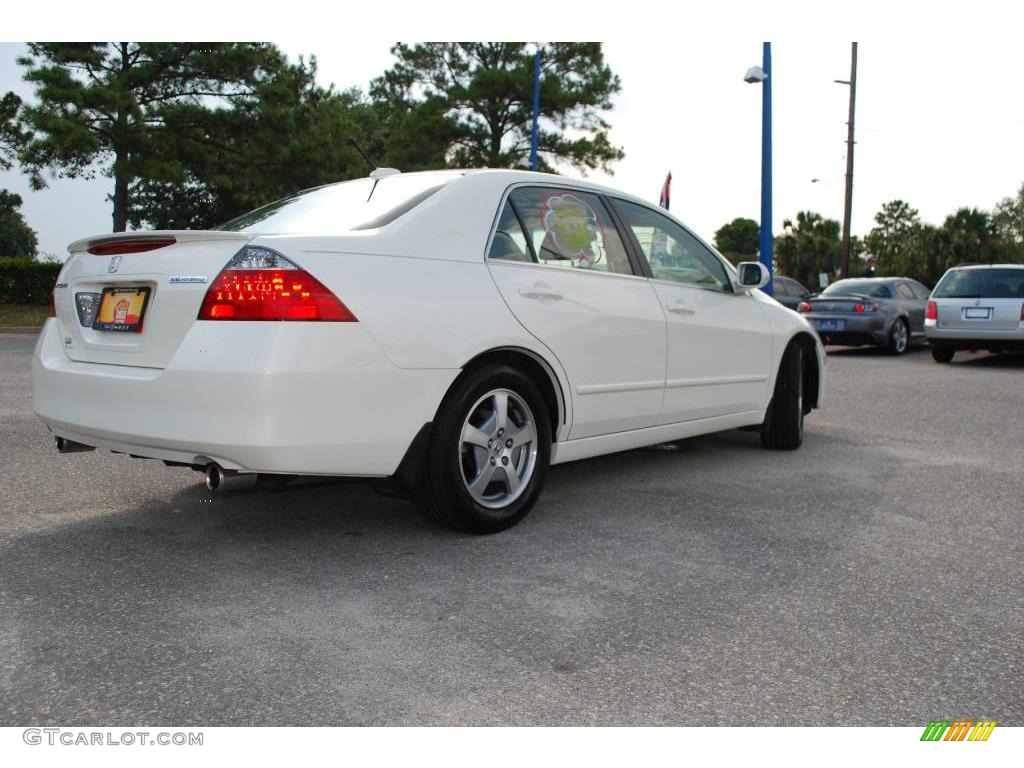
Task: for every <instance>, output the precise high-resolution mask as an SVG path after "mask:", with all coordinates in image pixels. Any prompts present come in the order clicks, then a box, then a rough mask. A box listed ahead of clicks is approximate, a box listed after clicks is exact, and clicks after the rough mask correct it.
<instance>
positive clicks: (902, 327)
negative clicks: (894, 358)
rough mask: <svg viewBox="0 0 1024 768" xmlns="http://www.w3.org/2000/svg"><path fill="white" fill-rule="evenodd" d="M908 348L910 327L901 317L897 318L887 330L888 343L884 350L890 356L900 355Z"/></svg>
mask: <svg viewBox="0 0 1024 768" xmlns="http://www.w3.org/2000/svg"><path fill="white" fill-rule="evenodd" d="M908 346H910V326H909V325H907V321H906V320H904V319H903V318H902V317H901V318H898V319H897V320H896V322H895V323H893V324H892V328H891V329H889V343H888V344H886V346H885V349H886V351H887V352H888V353H889V354H890V355H902V354H903V353H904V352H906V351H907V347H908Z"/></svg>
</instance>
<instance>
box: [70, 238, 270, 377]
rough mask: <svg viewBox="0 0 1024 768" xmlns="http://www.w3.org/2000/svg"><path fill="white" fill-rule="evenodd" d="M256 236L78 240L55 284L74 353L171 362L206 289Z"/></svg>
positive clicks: (145, 363) (89, 358)
mask: <svg viewBox="0 0 1024 768" xmlns="http://www.w3.org/2000/svg"><path fill="white" fill-rule="evenodd" d="M250 237H251V236H250V235H247V234H245V233H242V232H219V231H217V232H200V231H174V232H153V231H151V232H140V233H127V234H121V235H113V236H111V235H107V236H105V237H101V238H93V239H91V240H81V241H78V242H76V243H72V245H71V247H70V251H71V254H70V256H68V259H67V261H66V262H65V266H64V269H63V270H62V271H61V276H60V279H59V281H58V285H57V288H56V289H55V290H54V304H55V306H56V309H57V321H58V326H59V330H60V335H61V339H62V341H63V344H64V350H65V352H66V353H67V355H68V357H69V358H70V359H72V360H78V361H81V362H87V363H106V364H113V365H131V366H139V367H147V368H163V367H165V366H166V365H167V364H168V362H170V360H171V358H172V357H173V356H174V353H175V351H177V349H178V347H179V346H180V345H181V341H182V339H183V338H184V337H185V334H187V333H188V331H189V329H190V328H191V327H192V324H193V323H194V322H195V321H196V316H197V315H198V313H199V307H200V305H201V304H202V301H203V297H204V296H205V295H206V289H207V288H209V286H210V283H211V282H213V280H214V279H215V278H216V276H217V274H218V273H219V272H220V271H221V269H223V268H224V265H225V264H227V263H228V261H229V260H230V259H231V257H232V256H234V255H235V253H237V252H238V250H239V249H240V248H241V247H242V245H244V244H245V243H246V242H247V241H248V240H249V238H250ZM154 245H158V246H159V247H156V248H152V249H151V250H141V249H143V248H149V247H151V246H154ZM90 249H92V250H93V251H96V253H90V252H89V251H90ZM112 251H113V252H112ZM108 294H109V295H108Z"/></svg>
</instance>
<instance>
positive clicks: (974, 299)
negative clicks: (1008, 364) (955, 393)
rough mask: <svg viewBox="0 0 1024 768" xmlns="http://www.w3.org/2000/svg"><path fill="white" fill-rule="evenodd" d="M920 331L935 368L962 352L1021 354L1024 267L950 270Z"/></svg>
mask: <svg viewBox="0 0 1024 768" xmlns="http://www.w3.org/2000/svg"><path fill="white" fill-rule="evenodd" d="M924 330H925V333H926V334H927V335H928V344H929V345H930V346H931V348H932V357H933V358H935V361H936V362H939V363H948V362H949V361H950V360H952V359H953V355H954V354H956V352H957V350H960V349H985V350H988V351H989V352H1010V351H1018V352H1019V351H1024V264H977V265H971V266H963V267H954V268H953V269H950V270H948V271H947V272H946V274H944V275H943V276H942V279H941V280H939V283H938V285H936V286H935V290H934V291H933V292H932V295H931V300H930V301H929V302H928V308H927V314H926V315H925V325H924Z"/></svg>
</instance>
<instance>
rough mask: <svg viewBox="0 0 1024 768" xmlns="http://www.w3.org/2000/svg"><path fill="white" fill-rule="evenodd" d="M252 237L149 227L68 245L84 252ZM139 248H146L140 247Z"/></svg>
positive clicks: (201, 230)
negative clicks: (155, 244) (104, 248)
mask: <svg viewBox="0 0 1024 768" xmlns="http://www.w3.org/2000/svg"><path fill="white" fill-rule="evenodd" d="M251 239H252V235H250V234H249V233H247V232H228V231H222V230H217V229H147V230H141V231H139V232H114V233H113V234H107V235H94V236H93V237H84V238H82V239H81V240H75V242H73V243H71V245H69V246H68V252H69V253H83V252H85V251H88V250H90V249H91V248H96V247H97V246H109V245H113V244H115V243H124V244H125V245H126V246H127V245H130V244H132V243H136V244H138V245H140V246H144V245H146V244H147V243H154V242H160V243H161V244H163V245H170V244H171V243H195V242H202V241H207V242H209V241H211V240H217V241H221V242H223V241H225V240H234V241H236V242H238V243H239V244H241V243H246V242H248V241H249V240H251ZM139 250H144V249H143V248H140V249H139Z"/></svg>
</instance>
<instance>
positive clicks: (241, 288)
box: [199, 246, 356, 323]
mask: <svg viewBox="0 0 1024 768" xmlns="http://www.w3.org/2000/svg"><path fill="white" fill-rule="evenodd" d="M199 319H200V320H311V321H327V322H341V323H350V322H356V316H355V315H353V314H352V312H351V311H349V308H348V307H346V306H345V305H344V304H343V303H342V301H341V300H340V299H339V298H338V297H337V296H335V295H334V294H333V293H331V292H330V290H328V289H327V287H326V286H324V284H323V283H321V282H320V281H319V280H317V279H316V278H315V277H313V276H312V275H311V274H309V272H306V271H305V270H304V269H300V268H299V267H297V266H296V265H295V264H293V263H292V262H290V261H288V259H286V258H285V257H284V256H281V255H280V254H279V253H276V252H275V251H271V250H270V249H269V248H258V247H249V246H246V247H245V248H243V249H242V250H241V251H240V252H239V253H238V254H237V255H236V256H235V257H234V258H233V259H232V260H231V261H230V262H228V265H227V266H226V267H225V268H224V269H223V270H221V273H220V274H219V275H217V278H216V279H215V280H214V281H213V284H212V285H211V286H210V289H209V290H208V291H207V292H206V297H205V298H204V299H203V305H202V306H201V307H200V308H199Z"/></svg>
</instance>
